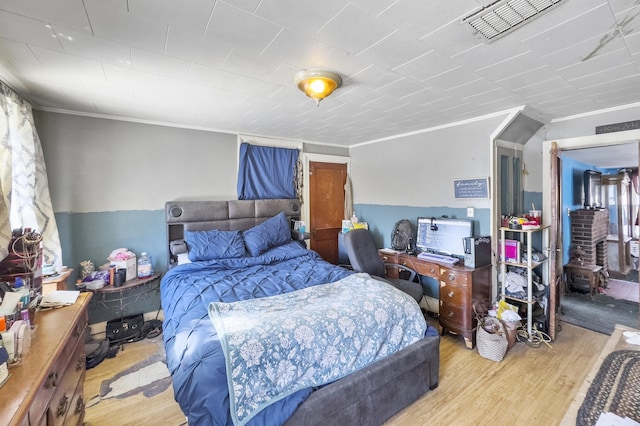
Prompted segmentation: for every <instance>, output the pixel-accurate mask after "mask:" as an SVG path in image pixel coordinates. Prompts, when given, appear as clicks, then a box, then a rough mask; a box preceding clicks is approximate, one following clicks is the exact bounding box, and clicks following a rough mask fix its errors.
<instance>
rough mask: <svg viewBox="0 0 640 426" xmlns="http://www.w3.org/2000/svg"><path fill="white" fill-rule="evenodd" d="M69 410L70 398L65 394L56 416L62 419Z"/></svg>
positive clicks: (61, 398)
mask: <svg viewBox="0 0 640 426" xmlns="http://www.w3.org/2000/svg"><path fill="white" fill-rule="evenodd" d="M67 408H69V397H68V396H67V394H66V393H65V394H63V395H62V396H61V397H60V402H59V403H58V409H57V410H56V416H58V417H62V416H64V415H65V413H66V412H67Z"/></svg>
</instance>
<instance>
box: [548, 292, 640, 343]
mask: <svg viewBox="0 0 640 426" xmlns="http://www.w3.org/2000/svg"><path fill="white" fill-rule="evenodd" d="M559 319H560V320H561V321H564V322H567V323H569V324H573V325H577V326H579V327H583V328H586V329H589V330H592V331H596V332H598V333H602V334H607V335H609V336H610V335H611V334H612V333H613V330H614V328H615V326H616V324H622V325H626V326H628V327H632V328H638V303H636V302H629V301H628V300H621V299H614V298H613V297H611V296H607V295H606V294H596V295H594V297H593V299H591V297H590V296H589V295H588V294H580V293H571V294H567V295H563V296H562V298H561V299H560V315H559Z"/></svg>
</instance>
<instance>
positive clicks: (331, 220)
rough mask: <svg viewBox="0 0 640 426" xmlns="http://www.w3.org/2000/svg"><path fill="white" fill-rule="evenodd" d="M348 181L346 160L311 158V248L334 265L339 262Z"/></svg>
mask: <svg viewBox="0 0 640 426" xmlns="http://www.w3.org/2000/svg"><path fill="white" fill-rule="evenodd" d="M346 182H347V164H346V163H325V162H317V161H309V198H308V200H309V232H310V234H311V239H310V247H309V248H310V249H311V250H314V251H316V252H317V253H318V254H319V255H320V256H321V257H322V258H323V259H324V260H326V261H327V262H330V263H333V264H338V233H339V232H340V231H341V229H342V219H343V218H344V196H345V191H344V186H345V184H346Z"/></svg>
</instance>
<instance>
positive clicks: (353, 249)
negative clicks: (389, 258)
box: [344, 229, 385, 277]
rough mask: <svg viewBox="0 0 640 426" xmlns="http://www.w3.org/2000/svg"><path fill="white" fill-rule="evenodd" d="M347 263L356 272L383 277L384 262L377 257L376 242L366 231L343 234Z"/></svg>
mask: <svg viewBox="0 0 640 426" xmlns="http://www.w3.org/2000/svg"><path fill="white" fill-rule="evenodd" d="M344 245H345V248H346V249H347V255H348V256H349V262H351V267H352V268H353V270H354V271H356V272H366V273H368V274H370V275H377V276H379V277H384V276H385V269H384V262H383V261H382V259H381V258H380V256H379V255H378V249H377V248H376V242H375V240H374V239H373V235H372V234H371V231H369V230H368V229H353V230H351V231H349V232H347V233H346V234H344Z"/></svg>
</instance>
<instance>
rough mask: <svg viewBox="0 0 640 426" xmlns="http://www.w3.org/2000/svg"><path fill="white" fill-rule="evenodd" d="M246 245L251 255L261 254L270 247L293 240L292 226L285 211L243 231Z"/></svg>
mask: <svg viewBox="0 0 640 426" xmlns="http://www.w3.org/2000/svg"><path fill="white" fill-rule="evenodd" d="M242 236H243V237H244V245H245V246H246V247H247V251H248V252H249V254H250V255H251V256H260V255H261V254H262V253H264V252H266V251H267V250H269V249H270V248H273V247H278V246H281V245H282V244H285V243H288V242H289V241H291V228H290V226H289V222H288V221H287V216H286V215H285V214H284V212H280V213H279V214H277V215H276V216H274V217H272V218H270V219H267V220H265V221H264V222H262V223H261V224H259V225H256V226H254V227H253V228H251V229H247V230H246V231H244V232H243V233H242Z"/></svg>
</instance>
